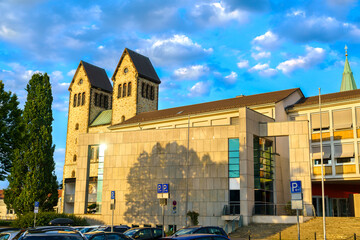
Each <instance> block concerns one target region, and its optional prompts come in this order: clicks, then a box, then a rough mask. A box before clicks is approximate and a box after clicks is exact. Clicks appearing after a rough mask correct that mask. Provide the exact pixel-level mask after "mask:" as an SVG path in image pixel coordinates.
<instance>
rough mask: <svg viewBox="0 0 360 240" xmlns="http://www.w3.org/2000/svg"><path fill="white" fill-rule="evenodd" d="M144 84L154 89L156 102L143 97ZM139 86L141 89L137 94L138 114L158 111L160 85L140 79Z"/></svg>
mask: <svg viewBox="0 0 360 240" xmlns="http://www.w3.org/2000/svg"><path fill="white" fill-rule="evenodd" d="M142 83H145V84H148V85H149V86H152V87H154V100H151V99H147V98H144V97H142V96H141V91H142V89H141V88H142ZM138 86H139V87H138V90H137V94H138V104H137V113H142V112H149V111H155V110H158V98H159V84H156V83H153V82H151V81H149V80H146V79H144V78H138Z"/></svg>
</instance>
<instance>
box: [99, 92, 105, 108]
mask: <svg viewBox="0 0 360 240" xmlns="http://www.w3.org/2000/svg"><path fill="white" fill-rule="evenodd" d="M103 104H104V95H103V94H100V101H99V107H102V106H103Z"/></svg>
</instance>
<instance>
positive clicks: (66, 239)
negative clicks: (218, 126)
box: [23, 235, 83, 240]
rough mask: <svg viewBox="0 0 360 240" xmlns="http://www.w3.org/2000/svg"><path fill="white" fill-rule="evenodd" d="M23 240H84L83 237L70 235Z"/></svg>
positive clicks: (26, 237) (27, 237)
mask: <svg viewBox="0 0 360 240" xmlns="http://www.w3.org/2000/svg"><path fill="white" fill-rule="evenodd" d="M23 239H26V240H28V239H29V240H30V239H31V240H33V239H34V240H83V238H82V237H80V236H74V235H73V236H69V235H54V236H49V235H44V236H39V235H37V236H25V237H24V238H23Z"/></svg>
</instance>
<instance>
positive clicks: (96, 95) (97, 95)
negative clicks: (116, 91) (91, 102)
mask: <svg viewBox="0 0 360 240" xmlns="http://www.w3.org/2000/svg"><path fill="white" fill-rule="evenodd" d="M98 98H99V94H97V93H95V106H98V104H99V101H98Z"/></svg>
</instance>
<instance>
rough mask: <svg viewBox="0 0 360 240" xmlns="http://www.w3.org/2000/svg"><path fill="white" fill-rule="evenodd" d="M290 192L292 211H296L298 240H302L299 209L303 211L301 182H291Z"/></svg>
mask: <svg viewBox="0 0 360 240" xmlns="http://www.w3.org/2000/svg"><path fill="white" fill-rule="evenodd" d="M290 191H291V209H296V219H297V230H298V240H300V222H299V209H300V210H302V209H303V200H302V189H301V181H291V182H290Z"/></svg>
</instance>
